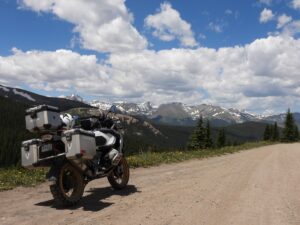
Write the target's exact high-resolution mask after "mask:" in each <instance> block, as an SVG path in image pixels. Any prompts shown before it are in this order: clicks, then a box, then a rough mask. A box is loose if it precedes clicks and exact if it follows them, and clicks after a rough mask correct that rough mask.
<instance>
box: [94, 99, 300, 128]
mask: <svg viewBox="0 0 300 225" xmlns="http://www.w3.org/2000/svg"><path fill="white" fill-rule="evenodd" d="M90 105H91V106H93V107H96V108H99V109H101V110H107V109H109V108H110V107H111V105H115V106H116V107H117V109H118V110H119V112H120V113H123V114H128V115H133V116H138V117H142V118H146V119H149V120H151V121H153V122H154V123H163V124H168V125H177V126H194V125H195V124H196V122H197V120H198V119H199V118H200V116H202V117H203V119H205V120H209V121H210V122H211V124H212V126H214V127H223V126H228V125H234V124H242V123H246V122H261V123H274V122H277V123H278V125H279V126H283V125H284V119H285V115H286V114H285V113H282V114H278V115H269V116H262V115H254V114H251V113H249V112H246V111H244V110H238V109H234V108H224V107H221V106H214V105H208V104H200V105H194V106H193V105H186V104H183V103H180V102H172V103H165V104H161V105H159V106H154V105H153V104H152V103H151V102H144V103H126V102H115V103H107V102H100V101H92V102H91V103H90ZM294 118H295V120H296V122H297V124H298V126H300V113H294Z"/></svg>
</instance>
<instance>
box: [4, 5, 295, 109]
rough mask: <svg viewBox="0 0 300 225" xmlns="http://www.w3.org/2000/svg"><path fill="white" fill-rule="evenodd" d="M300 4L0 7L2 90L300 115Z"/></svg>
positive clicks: (101, 99) (87, 98)
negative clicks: (298, 112) (176, 103)
mask: <svg viewBox="0 0 300 225" xmlns="http://www.w3.org/2000/svg"><path fill="white" fill-rule="evenodd" d="M299 34H300V0H252V1H250V0H243V1H237V0H223V1H217V0H209V1H208V0H207V1H199V0H189V1H183V0H170V1H161V0H151V1H149V0H138V1H137V0H127V1H125V0H72V1H67V0H43V1H41V0H17V1H15V0H0V84H2V85H6V86H12V87H20V88H23V89H26V90H29V91H33V92H36V93H39V94H43V95H47V96H62V95H70V94H72V93H75V94H78V95H80V96H82V97H84V98H85V99H86V100H93V99H97V100H100V101H112V102H113V101H128V102H143V101H151V102H153V103H154V104H161V103H166V102H183V103H186V104H190V105H197V104H202V103H206V104H213V105H220V106H223V107H234V108H238V109H244V110H247V111H249V112H252V113H257V114H270V113H281V112H284V111H286V110H287V108H291V109H292V111H300V101H299V97H300V39H299Z"/></svg>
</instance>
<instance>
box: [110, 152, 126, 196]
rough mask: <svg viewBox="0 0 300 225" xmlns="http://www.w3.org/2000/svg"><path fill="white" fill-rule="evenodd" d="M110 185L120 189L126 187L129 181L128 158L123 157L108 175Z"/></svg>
mask: <svg viewBox="0 0 300 225" xmlns="http://www.w3.org/2000/svg"><path fill="white" fill-rule="evenodd" d="M107 179H108V181H109V183H110V185H111V186H112V187H113V188H114V189H116V190H120V189H123V188H125V187H126V185H127V183H128V181H129V166H128V163H127V161H126V159H125V158H124V157H123V158H122V159H121V160H120V162H119V164H118V166H116V168H114V170H113V171H112V172H111V173H110V174H109V175H108V176H107Z"/></svg>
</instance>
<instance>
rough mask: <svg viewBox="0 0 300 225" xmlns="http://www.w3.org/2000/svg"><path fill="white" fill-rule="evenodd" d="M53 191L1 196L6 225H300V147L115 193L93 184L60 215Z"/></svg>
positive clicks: (152, 177) (174, 167)
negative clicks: (74, 204) (53, 197)
mask: <svg viewBox="0 0 300 225" xmlns="http://www.w3.org/2000/svg"><path fill="white" fill-rule="evenodd" d="M51 199H52V197H51V195H50V193H49V190H48V186H47V185H45V184H42V185H40V186H38V187H36V188H17V189H15V190H12V191H6V192H1V193H0V201H1V204H0V224H18V225H21V224H30V225H32V224H85V225H96V224H101V225H106V224H111V225H123V224H127V225H136V224H141V225H147V224H152V225H167V224H172V225H173V224H174V225H186V224H205V225H211V224H215V225H223V224H224V225H227V224H238V225H245V224H249V225H254V224H255V225H259V224H261V225H262V224H266V225H277V224H278V225H279V224H282V225H289V224H291V225H292V224H300V144H290V145H282V144H280V145H275V146H268V147H262V148H258V149H253V150H248V151H243V152H240V153H236V154H233V155H226V156H222V157H215V158H210V159H205V160H192V161H188V162H184V163H179V164H171V165H162V166H159V167H153V168H148V169H136V170H132V173H131V180H130V185H129V186H128V188H127V189H126V190H123V191H119V192H115V191H112V190H111V189H110V188H109V185H108V182H107V181H106V180H105V179H102V180H97V181H94V182H92V183H90V184H89V185H88V186H87V188H86V191H85V196H84V197H83V199H82V201H81V203H80V204H79V205H78V206H77V207H75V208H72V209H61V208H56V207H55V206H54V205H53V201H52V200H51Z"/></svg>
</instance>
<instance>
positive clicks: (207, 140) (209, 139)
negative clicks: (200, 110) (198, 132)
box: [205, 120, 213, 148]
mask: <svg viewBox="0 0 300 225" xmlns="http://www.w3.org/2000/svg"><path fill="white" fill-rule="evenodd" d="M205 141H206V143H205V145H206V146H205V147H206V148H212V146H213V141H212V139H211V136H210V122H209V120H208V121H207V123H206V140H205Z"/></svg>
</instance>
